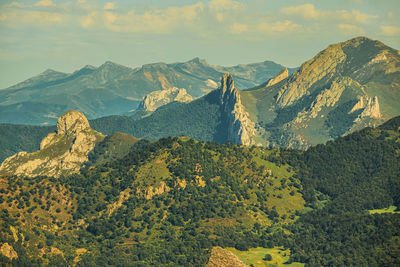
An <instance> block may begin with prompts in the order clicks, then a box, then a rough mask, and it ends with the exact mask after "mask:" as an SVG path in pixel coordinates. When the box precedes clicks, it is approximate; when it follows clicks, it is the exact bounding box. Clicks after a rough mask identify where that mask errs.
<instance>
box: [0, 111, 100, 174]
mask: <svg viewBox="0 0 400 267" xmlns="http://www.w3.org/2000/svg"><path fill="white" fill-rule="evenodd" d="M103 139H104V136H103V135H102V134H100V133H98V132H96V131H95V130H93V129H92V128H90V125H89V122H88V120H87V119H86V117H85V115H83V114H82V113H81V112H79V111H76V110H71V111H69V112H67V113H65V114H64V115H62V116H61V117H60V118H59V119H58V122H57V131H56V132H55V133H50V134H49V135H47V136H46V137H45V138H44V139H43V140H42V142H41V143H40V150H38V151H36V152H33V153H26V152H19V153H18V154H16V155H14V156H12V157H9V158H7V159H6V160H5V161H4V162H3V163H2V164H1V166H0V173H3V174H6V175H17V176H27V177H34V176H52V177H59V176H61V175H62V174H71V173H75V172H78V171H79V169H80V167H81V166H82V164H83V163H84V162H86V161H87V160H88V154H89V152H90V151H92V150H93V148H94V146H95V145H96V144H97V143H98V142H100V141H101V140H103Z"/></svg>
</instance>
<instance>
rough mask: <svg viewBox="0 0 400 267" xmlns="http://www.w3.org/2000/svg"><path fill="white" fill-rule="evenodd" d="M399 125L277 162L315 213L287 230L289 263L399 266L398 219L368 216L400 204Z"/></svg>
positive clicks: (396, 216)
mask: <svg viewBox="0 0 400 267" xmlns="http://www.w3.org/2000/svg"><path fill="white" fill-rule="evenodd" d="M399 126H400V118H399V117H397V118H395V119H393V120H390V121H389V122H388V123H386V124H384V125H382V126H381V127H379V128H378V129H372V128H366V129H364V130H362V131H360V132H358V133H355V134H351V135H348V136H346V137H342V138H339V139H337V140H336V141H335V142H328V143H327V144H326V145H318V146H316V147H313V148H311V149H309V150H308V151H307V152H304V153H299V152H294V151H281V153H280V157H275V158H276V159H277V160H278V162H282V163H287V164H290V165H291V166H294V167H295V168H296V169H297V170H298V173H297V176H296V177H298V178H299V179H300V180H301V181H302V185H303V191H302V193H303V197H304V198H305V200H306V201H307V203H308V204H309V206H310V207H311V208H313V210H311V211H310V212H308V213H305V214H303V215H301V217H300V219H299V220H298V221H297V222H296V223H295V224H293V225H291V226H290V227H288V230H289V231H290V232H292V233H293V236H290V237H288V238H287V240H285V241H284V243H285V245H286V246H288V247H290V248H291V250H292V260H294V261H301V262H306V263H308V264H309V265H311V266H320V265H322V266H351V265H353V266H367V265H369V266H397V265H399V263H400V257H399V256H400V214H391V213H386V214H374V215H370V214H369V212H368V210H371V209H379V208H386V207H389V206H391V205H394V206H399V204H400V138H399V137H400V127H399ZM271 159H273V158H272V157H271ZM280 160H282V161H280Z"/></svg>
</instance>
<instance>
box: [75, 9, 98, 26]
mask: <svg viewBox="0 0 400 267" xmlns="http://www.w3.org/2000/svg"><path fill="white" fill-rule="evenodd" d="M96 14H97V13H96V12H95V11H93V12H91V13H90V14H88V15H87V16H85V17H83V18H81V19H80V20H79V23H80V24H81V25H82V27H83V28H89V27H91V26H92V25H94V19H95V17H96Z"/></svg>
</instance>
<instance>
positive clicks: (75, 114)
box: [57, 110, 90, 135]
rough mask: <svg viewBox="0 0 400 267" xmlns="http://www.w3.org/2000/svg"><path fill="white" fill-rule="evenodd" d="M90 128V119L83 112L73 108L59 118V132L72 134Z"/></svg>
mask: <svg viewBox="0 0 400 267" xmlns="http://www.w3.org/2000/svg"><path fill="white" fill-rule="evenodd" d="M88 129H90V125H89V121H88V120H87V119H86V117H85V115H83V113H82V112H79V111H76V110H71V111H68V112H67V113H65V114H64V115H62V116H61V117H59V118H58V121H57V134H60V135H71V134H77V133H79V132H81V131H85V130H88Z"/></svg>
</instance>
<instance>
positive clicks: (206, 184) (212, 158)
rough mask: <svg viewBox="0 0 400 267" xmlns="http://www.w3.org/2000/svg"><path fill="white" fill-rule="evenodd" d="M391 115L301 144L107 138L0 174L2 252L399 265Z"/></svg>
mask: <svg viewBox="0 0 400 267" xmlns="http://www.w3.org/2000/svg"><path fill="white" fill-rule="evenodd" d="M399 122H400V119H399V118H395V119H393V120H391V121H389V122H387V123H386V124H384V125H382V126H381V127H380V128H376V129H372V128H366V129H364V130H362V131H360V132H356V133H353V134H351V135H348V136H346V137H341V138H339V139H337V140H336V141H330V142H328V143H327V144H325V145H318V146H315V147H312V148H310V149H309V150H307V151H298V150H289V149H282V148H281V149H266V148H262V147H246V146H240V145H233V144H226V145H220V144H217V143H210V142H208V143H205V142H200V141H196V140H194V139H190V138H187V137H171V138H165V139H161V140H159V141H157V142H150V141H145V140H141V141H137V140H135V139H133V138H128V137H127V136H125V135H124V136H117V137H113V138H106V139H105V140H104V141H102V142H100V143H99V144H98V145H97V146H96V148H95V149H94V150H93V151H92V154H91V155H90V156H89V158H90V159H91V160H90V161H89V162H88V163H87V165H86V166H85V167H84V168H83V169H82V170H81V172H80V173H79V174H75V175H72V176H65V177H61V178H58V179H54V178H52V177H37V178H24V177H21V176H20V177H3V178H2V180H1V192H2V196H1V204H0V205H1V208H2V213H1V216H2V221H1V229H2V231H1V234H0V242H1V243H3V244H5V243H7V244H8V246H11V248H12V251H14V252H15V254H12V255H17V256H18V258H15V257H14V258H13V259H12V260H11V259H10V258H9V257H5V256H1V261H2V262H3V263H13V264H15V265H17V264H19V265H38V264H50V265H67V264H73V263H76V264H77V265H81V266H93V265H97V266H106V265H112V266H148V265H157V266H204V265H205V264H206V263H207V262H208V259H209V257H210V253H211V250H212V248H213V247H215V246H221V247H224V248H232V250H233V248H234V249H235V251H240V252H241V253H240V255H242V256H243V255H245V254H246V253H247V252H248V253H250V250H249V249H250V248H258V249H259V250H260V249H261V248H266V250H267V249H268V248H270V249H277V248H282V250H285V251H286V252H285V255H286V256H287V258H288V261H286V263H287V264H290V263H296V264H298V263H299V262H302V263H305V264H306V265H307V266H396V265H399V264H400V261H399V255H400V254H399V248H400V227H399V225H400V214H399V212H398V211H397V210H396V207H399V206H400V179H399V177H400V168H399V166H400V131H399V126H400V123H399ZM123 140H126V141H127V142H129V145H127V147H130V148H129V149H128V150H126V149H125V150H122V149H121V147H122V146H123V142H124V141H123ZM108 151H112V153H111V154H110V153H109V152H108ZM119 151H120V153H118V152H119ZM116 158H117V159H116ZM107 159H108V160H107ZM391 206H392V207H394V208H391V209H385V208H389V207H391ZM264 262H265V264H269V263H271V264H272V261H270V258H269V257H267V256H266V257H265V259H264Z"/></svg>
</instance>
